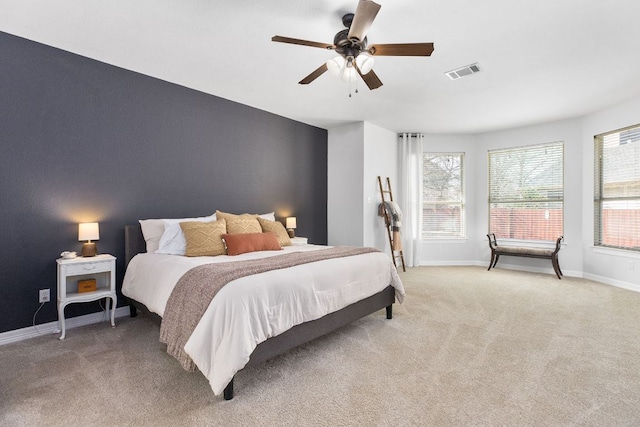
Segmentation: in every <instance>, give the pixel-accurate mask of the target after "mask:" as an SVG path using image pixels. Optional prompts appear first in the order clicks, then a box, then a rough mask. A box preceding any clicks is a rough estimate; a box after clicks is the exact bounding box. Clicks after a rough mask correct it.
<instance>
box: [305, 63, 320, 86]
mask: <svg viewBox="0 0 640 427" xmlns="http://www.w3.org/2000/svg"><path fill="white" fill-rule="evenodd" d="M325 71H327V64H326V63H324V64H322V65H321V66H319V67H318V68H316V69H315V71H313V72H312V73H311V74H309V75H308V76H307V77H305V78H304V79H302V80H300V81H299V82H298V83H299V84H301V85H308V84H309V83H311V82H312V81H314V80H315V79H317V78H318V77H320V76H321V75H322V74H324V72H325Z"/></svg>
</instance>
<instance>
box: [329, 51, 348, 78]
mask: <svg viewBox="0 0 640 427" xmlns="http://www.w3.org/2000/svg"><path fill="white" fill-rule="evenodd" d="M344 64H345V60H344V58H343V57H342V56H340V55H338V56H336V57H333V58H331V59H330V60H328V61H327V69H328V70H329V72H330V73H331V74H333V75H334V76H339V75H340V72H341V71H342V69H343V68H344Z"/></svg>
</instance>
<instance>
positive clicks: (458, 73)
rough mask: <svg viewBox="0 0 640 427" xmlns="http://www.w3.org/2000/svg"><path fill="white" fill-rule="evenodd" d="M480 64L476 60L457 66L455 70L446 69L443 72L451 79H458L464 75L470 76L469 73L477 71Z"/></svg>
mask: <svg viewBox="0 0 640 427" xmlns="http://www.w3.org/2000/svg"><path fill="white" fill-rule="evenodd" d="M479 72H480V66H479V65H478V63H477V62H476V63H475V64H471V65H466V66H464V67H460V68H457V69H455V70H451V71H447V72H446V73H445V74H446V75H447V77H449V78H450V79H451V80H458V79H460V78H462V77H465V76H470V75H471V74H475V73H479Z"/></svg>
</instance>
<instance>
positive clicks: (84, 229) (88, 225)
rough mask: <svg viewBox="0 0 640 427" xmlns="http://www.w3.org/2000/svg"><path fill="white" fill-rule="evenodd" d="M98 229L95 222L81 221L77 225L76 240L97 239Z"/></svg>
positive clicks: (98, 235) (98, 237) (98, 236)
mask: <svg viewBox="0 0 640 427" xmlns="http://www.w3.org/2000/svg"><path fill="white" fill-rule="evenodd" d="M99 239H100V229H99V227H98V223H97V222H81V223H80V224H79V225H78V240H87V241H91V240H99Z"/></svg>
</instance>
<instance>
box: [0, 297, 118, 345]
mask: <svg viewBox="0 0 640 427" xmlns="http://www.w3.org/2000/svg"><path fill="white" fill-rule="evenodd" d="M128 315H129V307H128V306H125V307H119V308H117V309H116V317H124V316H128ZM99 322H107V316H106V313H105V312H104V311H101V312H98V313H91V314H86V315H84V316H78V317H71V318H69V319H66V320H65V326H66V329H67V330H69V329H73V328H77V327H79V326H85V325H90V324H92V323H99ZM36 327H37V328H38V330H36V329H35V328H34V327H33V326H29V327H26V328H22V329H15V330H13V331H7V332H2V333H0V346H1V345H4V344H9V343H12V342H17V341H22V340H26V339H29V338H35V337H39V336H41V335H51V334H57V333H59V332H60V330H59V329H58V321H57V320H56V321H54V322H49V323H42V324H40V325H36Z"/></svg>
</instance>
